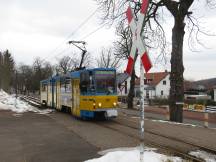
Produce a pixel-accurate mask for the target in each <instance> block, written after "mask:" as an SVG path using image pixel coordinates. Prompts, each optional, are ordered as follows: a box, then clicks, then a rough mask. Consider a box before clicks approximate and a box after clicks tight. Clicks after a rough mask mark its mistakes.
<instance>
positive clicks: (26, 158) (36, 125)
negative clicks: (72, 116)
mask: <svg viewBox="0 0 216 162" xmlns="http://www.w3.org/2000/svg"><path fill="white" fill-rule="evenodd" d="M97 151H98V148H96V147H95V146H93V145H91V144H89V143H88V142H86V140H84V139H82V138H80V137H79V136H78V135H77V134H76V133H74V132H73V131H71V130H68V129H67V128H66V127H65V126H64V125H62V124H60V123H58V122H56V121H55V120H54V119H53V118H51V117H50V116H48V115H39V114H35V113H24V114H23V115H21V116H20V115H14V113H13V112H11V111H0V162H81V161H84V160H87V159H91V158H93V157H97V156H98V155H97Z"/></svg>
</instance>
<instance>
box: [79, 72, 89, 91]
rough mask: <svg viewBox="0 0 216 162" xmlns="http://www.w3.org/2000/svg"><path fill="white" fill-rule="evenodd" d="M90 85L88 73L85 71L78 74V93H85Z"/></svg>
mask: <svg viewBox="0 0 216 162" xmlns="http://www.w3.org/2000/svg"><path fill="white" fill-rule="evenodd" d="M89 85H90V79H89V72H87V71H85V72H82V73H81V74H80V91H81V93H83V94H84V93H87V90H88V87H89Z"/></svg>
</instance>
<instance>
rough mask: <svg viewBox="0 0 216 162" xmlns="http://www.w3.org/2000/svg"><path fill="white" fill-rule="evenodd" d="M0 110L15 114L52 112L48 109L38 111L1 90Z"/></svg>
mask: <svg viewBox="0 0 216 162" xmlns="http://www.w3.org/2000/svg"><path fill="white" fill-rule="evenodd" d="M0 110H11V111H13V112H15V113H17V114H19V113H24V112H35V113H38V114H48V113H50V112H52V111H53V110H50V109H44V110H39V109H38V108H36V107H33V106H31V105H29V104H28V103H26V102H24V101H22V100H20V99H19V98H17V99H16V97H15V95H9V94H7V93H6V92H4V91H3V90H0ZM17 114H16V115H15V116H17V117H18V116H19V115H17Z"/></svg>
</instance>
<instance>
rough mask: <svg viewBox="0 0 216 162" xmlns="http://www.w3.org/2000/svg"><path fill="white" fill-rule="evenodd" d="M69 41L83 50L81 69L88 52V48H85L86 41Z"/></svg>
mask: <svg viewBox="0 0 216 162" xmlns="http://www.w3.org/2000/svg"><path fill="white" fill-rule="evenodd" d="M68 43H69V44H73V45H74V46H76V47H77V48H79V49H80V50H81V51H82V56H81V61H80V65H79V69H82V64H83V61H84V57H85V54H86V52H87V50H86V48H85V45H86V42H84V41H69V42H68ZM78 44H82V46H79V45H78Z"/></svg>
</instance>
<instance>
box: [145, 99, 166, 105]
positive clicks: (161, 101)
mask: <svg viewBox="0 0 216 162" xmlns="http://www.w3.org/2000/svg"><path fill="white" fill-rule="evenodd" d="M168 104H169V100H168V99H165V98H155V99H149V105H159V106H161V105H168Z"/></svg>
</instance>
